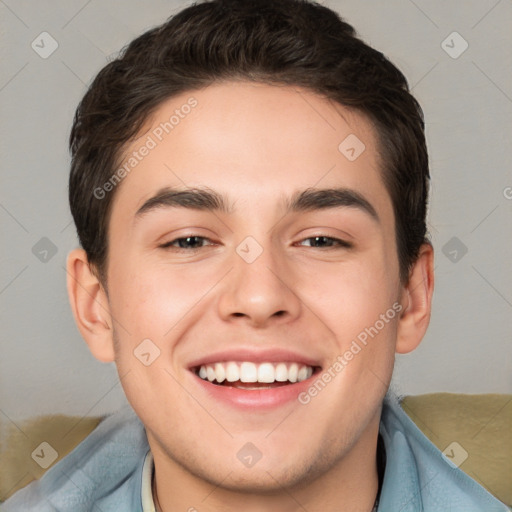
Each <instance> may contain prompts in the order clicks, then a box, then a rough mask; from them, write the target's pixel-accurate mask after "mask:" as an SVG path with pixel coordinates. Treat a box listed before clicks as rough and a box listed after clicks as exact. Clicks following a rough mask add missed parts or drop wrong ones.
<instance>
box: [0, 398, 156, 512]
mask: <svg viewBox="0 0 512 512" xmlns="http://www.w3.org/2000/svg"><path fill="white" fill-rule="evenodd" d="M148 449H149V445H148V442H147V437H146V432H145V429H144V425H143V424H142V422H141V421H140V419H139V418H138V417H137V416H136V414H135V412H134V411H133V409H132V408H131V407H130V406H129V405H126V406H125V407H123V408H122V409H120V410H119V411H117V412H115V413H112V414H110V415H108V416H106V417H104V418H103V420H102V421H101V422H100V423H99V424H98V426H97V427H96V428H95V429H94V430H93V431H92V432H91V433H90V434H89V435H88V436H87V437H86V438H85V439H84V440H83V441H82V442H80V443H79V444H78V445H77V446H76V447H75V448H74V449H73V450H72V451H71V452H70V453H68V454H67V455H66V456H65V457H64V458H62V459H61V460H60V461H58V462H57V463H56V464H55V465H54V466H53V467H51V468H50V469H49V470H48V471H46V473H45V474H44V476H43V477H42V478H41V479H40V480H36V481H34V482H32V483H30V484H29V485H27V486H26V487H24V488H23V489H21V490H19V491H18V492H16V493H15V494H14V495H13V496H11V497H10V498H9V499H8V500H7V501H5V502H4V503H3V504H2V511H3V512H18V511H20V512H21V511H23V512H29V511H32V510H33V511H36V510H37V511H38V512H46V511H54V510H59V511H63V512H64V511H70V512H71V511H72V512H81V511H84V512H85V511H89V510H92V509H93V508H94V504H97V505H100V504H101V505H100V507H101V510H103V511H104V512H107V511H108V510H120V509H119V508H117V509H116V508H115V503H114V504H113V505H112V506H111V504H110V502H113V501H116V503H117V506H118V507H119V506H121V505H123V504H126V505H128V504H132V503H134V501H133V500H137V499H138V500H139V501H140V476H141V475H140V474H139V473H142V464H143V460H144V457H145V454H146V453H147V451H148ZM137 487H138V491H137ZM137 492H138V497H137ZM112 507H113V508H112ZM121 509H122V506H121ZM126 509H127V510H128V509H130V510H132V509H131V508H130V507H128V508H126Z"/></svg>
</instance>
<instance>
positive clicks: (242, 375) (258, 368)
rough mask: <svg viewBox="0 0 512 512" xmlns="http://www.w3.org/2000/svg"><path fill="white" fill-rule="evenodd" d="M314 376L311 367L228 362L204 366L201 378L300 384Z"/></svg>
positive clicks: (200, 371)
mask: <svg viewBox="0 0 512 512" xmlns="http://www.w3.org/2000/svg"><path fill="white" fill-rule="evenodd" d="M311 375H313V368H312V367H311V366H306V365H299V364H297V363H261V364H255V363H251V362H235V361H228V362H222V363H213V364H206V365H202V366H201V367H200V368H199V377H201V378H202V379H204V380H209V381H210V382H213V381H214V380H216V381H217V382H223V381H224V380H226V381H228V382H236V381H237V380H239V381H241V382H266V383H271V382H276V381H277V382H286V381H290V382H297V381H298V382H300V381H303V380H305V379H309V377H311Z"/></svg>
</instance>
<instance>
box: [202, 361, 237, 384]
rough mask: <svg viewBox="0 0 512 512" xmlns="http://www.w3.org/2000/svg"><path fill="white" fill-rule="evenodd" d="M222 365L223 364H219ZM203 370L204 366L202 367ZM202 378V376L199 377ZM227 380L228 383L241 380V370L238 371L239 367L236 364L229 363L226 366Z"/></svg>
mask: <svg viewBox="0 0 512 512" xmlns="http://www.w3.org/2000/svg"><path fill="white" fill-rule="evenodd" d="M219 364H222V363H219ZM201 368H202V366H201ZM199 376H201V375H199ZM226 380H227V381H228V382H236V381H237V380H240V370H239V369H238V365H237V364H236V363H228V364H227V366H226Z"/></svg>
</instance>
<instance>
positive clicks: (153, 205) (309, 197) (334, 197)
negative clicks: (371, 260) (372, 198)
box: [135, 187, 380, 223]
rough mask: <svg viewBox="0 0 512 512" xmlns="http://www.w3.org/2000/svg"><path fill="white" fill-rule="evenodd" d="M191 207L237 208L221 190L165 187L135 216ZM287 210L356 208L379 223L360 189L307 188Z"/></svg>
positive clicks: (288, 201)
mask: <svg viewBox="0 0 512 512" xmlns="http://www.w3.org/2000/svg"><path fill="white" fill-rule="evenodd" d="M166 207H167V208H172V207H174V208H176V207H177V208H189V209H192V210H205V211H218V212H221V213H225V214H228V215H229V214H232V213H233V212H234V207H233V204H232V203H230V202H229V201H228V199H227V198H226V197H225V196H223V195H221V194H219V193H218V192H216V191H214V190H211V189H207V188H187V189H182V190H179V189H173V188H169V187H166V188H163V189H161V190H160V191H158V192H157V194H156V195H154V196H153V197H151V198H149V199H148V200H147V201H145V202H144V204H143V205H142V206H141V207H140V208H139V209H138V210H137V212H136V214H135V219H136V220H137V219H138V218H140V217H142V216H144V215H145V214H146V213H148V212H149V211H152V210H157V209H160V208H166ZM284 207H285V213H290V212H307V211H314V210H325V209H329V208H340V207H346V208H356V209H358V210H360V211H362V212H363V213H365V214H367V215H368V216H369V217H370V218H371V219H372V220H373V221H375V222H377V223H380V219H379V216H378V214H377V211H376V209H375V208H374V207H373V206H372V204H371V203H370V202H369V201H368V200H367V199H366V198H365V197H364V196H363V195H362V194H361V193H359V192H357V191H356V190H353V189H349V188H325V189H315V188H308V189H305V190H301V191H298V192H296V193H294V194H293V195H292V196H291V197H290V198H288V199H285V201H284Z"/></svg>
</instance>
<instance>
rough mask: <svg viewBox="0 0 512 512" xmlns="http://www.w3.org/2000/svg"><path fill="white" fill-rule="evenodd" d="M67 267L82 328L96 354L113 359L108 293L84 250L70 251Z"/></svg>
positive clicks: (71, 297) (72, 300)
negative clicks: (92, 268) (93, 270)
mask: <svg viewBox="0 0 512 512" xmlns="http://www.w3.org/2000/svg"><path fill="white" fill-rule="evenodd" d="M66 271H67V288H68V296H69V301H70V303H71V309H72V310H73V316H74V317H75V322H76V325H77V327H78V330H79V331H80V333H81V334H82V337H83V338H84V340H85V341H86V343H87V345H88V346H89V350H90V351H91V352H92V354H93V356H94V357H95V358H96V359H98V360H99V361H102V362H104V363H111V362H112V361H114V359H115V351H114V339H113V330H112V318H111V315H110V306H109V303H108V297H107V294H106V292H105V289H104V287H103V285H102V284H101V282H100V281H99V279H98V278H97V277H96V275H95V274H94V272H92V270H91V267H90V265H89V261H88V259H87V255H86V253H85V251H84V250H82V249H75V250H73V251H71V252H70V253H69V255H68V260H67V268H66Z"/></svg>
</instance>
